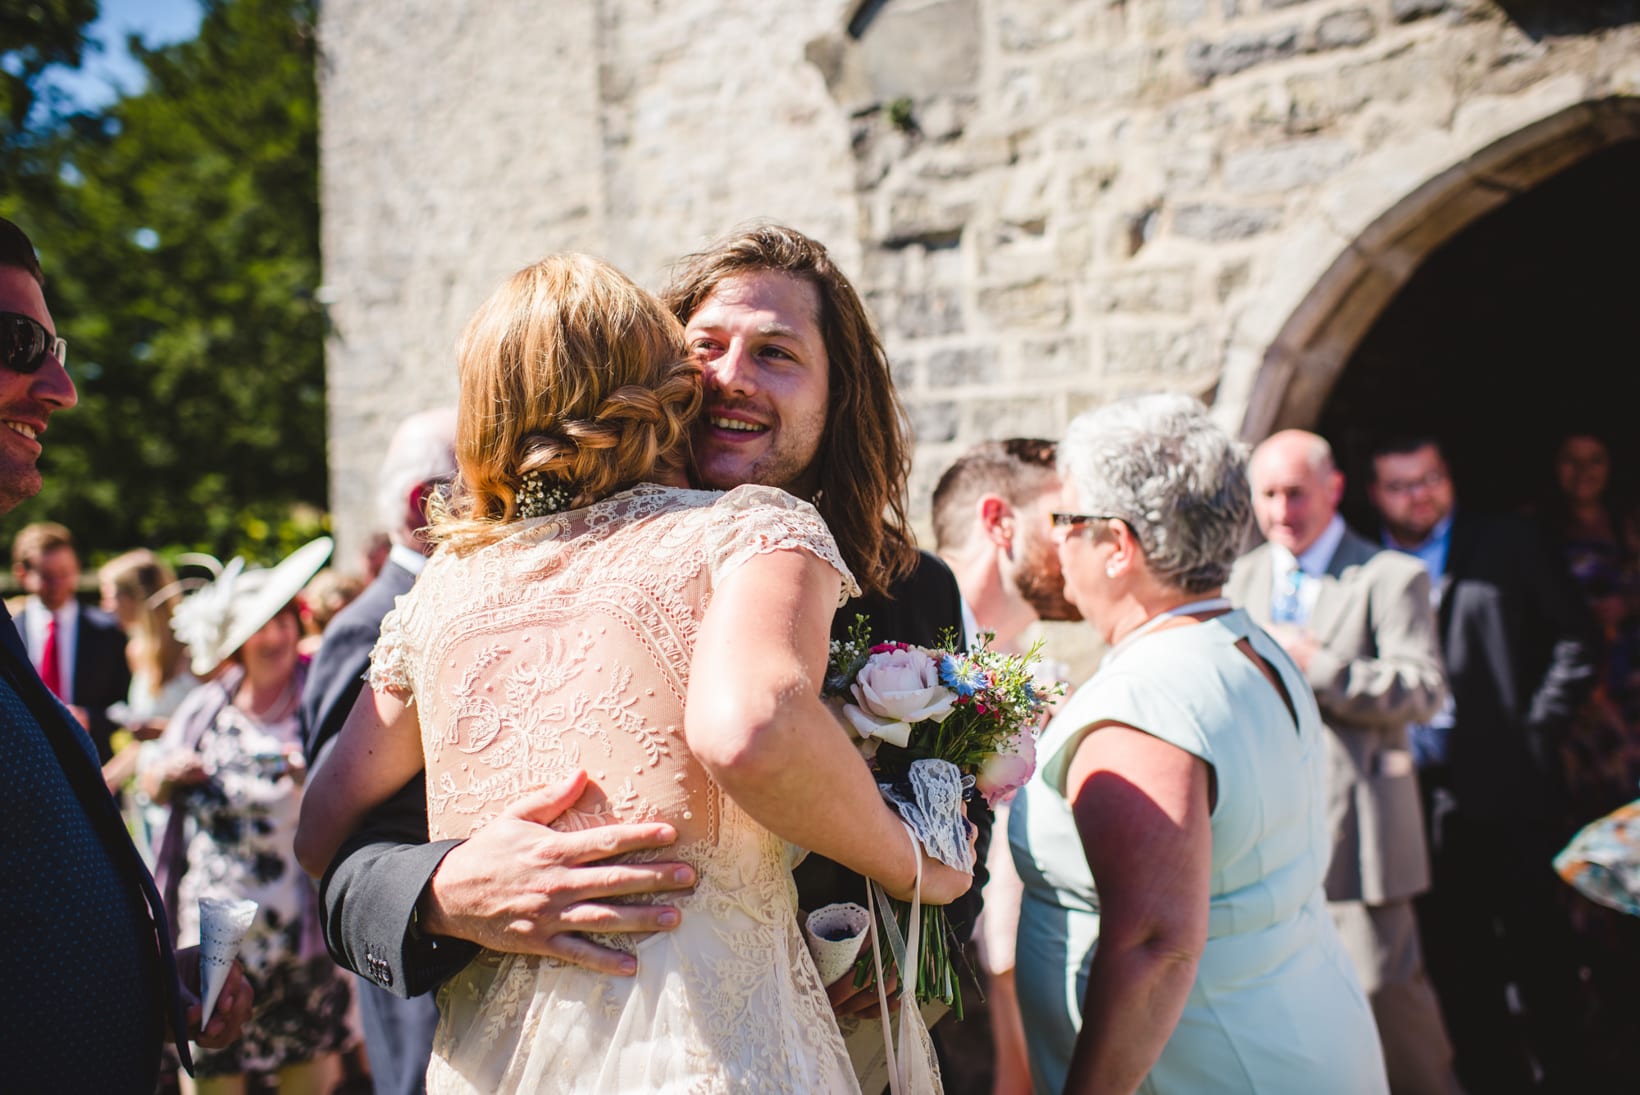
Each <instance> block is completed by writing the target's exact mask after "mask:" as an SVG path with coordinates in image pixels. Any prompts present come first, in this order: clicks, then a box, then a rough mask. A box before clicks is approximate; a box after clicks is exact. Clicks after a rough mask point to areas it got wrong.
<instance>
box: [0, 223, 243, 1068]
mask: <svg viewBox="0 0 1640 1095" xmlns="http://www.w3.org/2000/svg"><path fill="white" fill-rule="evenodd" d="M44 284H45V281H44V277H43V276H42V274H41V272H40V264H39V260H38V259H37V258H36V257H35V254H34V246H33V245H32V244H31V243H30V242H29V239H28V237H27V236H26V235H24V234H23V232H22V230H21V229H19V228H18V227H17V226H16V225H14V224H12V223H11V222H10V221H8V220H4V219H0V424H3V425H4V426H5V429H3V430H0V512H9V511H10V510H12V509H14V508H16V507H17V506H18V505H19V504H21V503H23V502H25V501H27V500H28V499H30V498H32V497H34V495H35V494H37V493H38V492H39V490H40V486H41V482H40V470H39V468H38V467H37V461H38V460H39V457H40V439H41V437H42V436H43V435H44V434H45V432H46V426H47V423H48V421H49V420H50V418H51V416H52V415H53V414H55V413H56V412H58V411H61V410H67V409H68V408H69V407H72V406H74V402H75V399H76V398H77V397H76V394H75V391H74V383H73V382H72V381H71V380H69V378H68V373H67V371H66V370H65V369H64V368H63V359H64V357H65V356H66V355H67V348H66V347H65V346H64V344H63V340H62V339H61V338H59V337H58V336H57V331H56V327H55V326H54V325H53V324H52V321H51V313H50V312H49V311H48V310H47V309H46V301H45V295H44V293H43V287H44ZM0 737H3V739H4V741H5V749H6V765H5V768H4V770H3V772H4V774H3V776H0V832H4V833H5V834H6V837H5V839H4V840H3V841H0V915H3V916H4V919H5V922H6V927H7V932H6V945H5V946H4V947H0V983H3V984H4V985H6V986H7V988H8V989H9V990H10V992H11V996H10V997H9V999H10V1000H11V1006H9V1007H7V1008H6V1009H5V1010H4V1011H3V1012H0V1017H3V1021H0V1060H3V1061H5V1062H6V1083H7V1086H8V1088H9V1089H10V1090H15V1091H64V1092H88V1093H89V1092H129V1093H131V1095H148V1093H150V1092H152V1091H153V1090H154V1085H155V1082H156V1080H157V1077H158V1075H159V1061H160V1046H161V1043H162V1041H163V1039H164V1038H165V1036H166V1032H167V1030H169V1031H170V1032H173V1034H174V1035H175V1037H176V1045H177V1051H178V1053H179V1054H180V1056H181V1058H182V1061H183V1062H184V1064H185V1065H188V1066H189V1067H190V1068H191V1060H190V1056H189V1052H188V1042H187V1037H189V1036H191V1037H193V1038H194V1040H195V1041H197V1042H198V1043H199V1044H201V1045H204V1046H210V1047H220V1046H224V1045H227V1044H228V1043H229V1042H231V1041H232V1040H233V1039H235V1038H237V1037H238V1036H239V1028H240V1026H241V1025H242V1024H243V1023H244V1021H245V1018H246V1016H248V1015H249V1014H250V1006H251V994H250V989H249V986H247V985H246V983H245V979H244V974H243V972H242V971H240V969H239V966H238V965H237V963H236V964H235V965H234V966H233V967H232V968H231V971H230V973H229V976H228V980H227V985H226V987H225V988H224V989H223V994H222V996H221V997H220V998H219V999H218V1001H217V1005H216V1010H215V1013H214V1014H213V1016H212V1018H211V1022H210V1025H209V1026H208V1027H207V1028H206V1030H205V1031H204V1032H200V1031H199V1029H198V1026H199V1018H200V1011H199V1006H198V1001H197V999H195V997H194V993H193V991H192V989H194V988H197V987H198V983H199V955H198V948H190V949H189V950H188V951H185V952H183V953H181V954H173V953H172V950H171V944H170V939H171V931H170V928H169V927H168V925H167V921H166V916H165V910H164V908H163V907H162V906H161V904H160V899H159V894H158V892H157V891H156V890H155V888H154V883H153V879H152V878H151V877H150V876H149V874H148V870H147V868H146V867H145V866H143V862H142V859H141V857H140V856H138V854H137V850H136V848H135V847H134V846H133V845H132V843H131V838H130V836H129V835H128V834H127V833H126V831H125V823H124V820H123V819H122V818H121V816H120V812H119V810H118V808H117V807H116V806H115V804H114V800H113V798H112V797H111V796H110V795H109V794H108V789H107V788H106V787H105V786H104V785H103V779H102V770H101V766H100V765H99V763H98V760H97V754H96V751H95V749H93V748H92V744H91V739H90V738H89V737H88V736H87V734H86V732H85V730H84V729H83V728H81V726H80V725H79V723H78V722H76V721H75V720H74V718H73V717H72V716H70V714H69V713H68V710H67V708H65V707H63V705H62V704H61V702H59V701H58V699H57V698H56V697H55V696H53V695H52V694H51V693H50V692H49V691H48V690H47V688H46V686H45V684H44V682H42V681H41V680H40V676H39V674H38V673H37V672H36V671H35V669H34V665H33V663H32V662H30V660H29V656H28V652H27V650H26V649H25V648H24V646H23V642H22V639H21V637H20V636H19V635H18V633H17V629H16V627H15V626H14V625H13V622H12V620H11V619H10V617H9V615H8V616H7V618H6V619H5V620H4V621H3V622H0ZM179 966H180V967H182V969H183V970H184V971H185V972H186V975H187V978H188V981H189V982H190V983H191V986H192V988H189V987H185V986H184V984H183V982H182V980H181V979H179V977H178V967H179Z"/></svg>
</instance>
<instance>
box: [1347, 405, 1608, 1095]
mask: <svg viewBox="0 0 1640 1095" xmlns="http://www.w3.org/2000/svg"><path fill="white" fill-rule="evenodd" d="M1367 496H1368V498H1369V499H1370V500H1371V502H1372V505H1373V508H1374V509H1376V510H1377V511H1378V515H1379V517H1380V518H1381V519H1382V522H1383V541H1384V543H1385V544H1386V545H1387V546H1389V547H1394V548H1398V549H1399V550H1401V551H1405V552H1407V553H1409V554H1411V555H1412V556H1413V557H1414V558H1416V559H1417V560H1418V561H1419V562H1420V563H1422V564H1423V565H1424V569H1426V570H1427V571H1429V574H1430V579H1431V581H1432V582H1433V583H1434V586H1435V588H1436V589H1437V590H1439V591H1440V592H1439V599H1440V604H1439V608H1438V610H1437V620H1438V623H1439V625H1440V638H1441V656H1442V659H1443V660H1444V662H1445V668H1446V679H1447V685H1448V687H1449V689H1450V694H1451V697H1452V708H1453V710H1452V722H1451V725H1450V727H1448V728H1446V729H1445V731H1444V732H1443V733H1441V734H1439V735H1432V736H1431V737H1430V739H1429V741H1428V745H1427V747H1426V748H1424V749H1422V750H1421V751H1420V755H1419V756H1418V765H1419V767H1418V782H1419V786H1420V790H1421V793H1422V796H1423V799H1424V820H1425V824H1426V825H1427V826H1428V827H1429V836H1430V873H1431V876H1432V883H1431V886H1430V889H1429V892H1428V893H1426V894H1424V895H1423V896H1422V897H1420V898H1419V899H1418V901H1417V909H1418V924H1419V930H1420V932H1421V933H1422V937H1423V950H1424V961H1425V963H1426V965H1427V968H1428V970H1429V975H1430V978H1431V980H1433V981H1434V982H1435V991H1436V993H1437V995H1439V997H1440V1000H1441V1008H1442V1010H1443V1011H1444V1012H1445V1014H1446V1021H1447V1029H1448V1030H1449V1031H1450V1032H1451V1035H1452V1044H1453V1048H1454V1050H1456V1052H1457V1065H1458V1075H1459V1078H1460V1079H1462V1080H1463V1082H1464V1086H1465V1087H1466V1088H1468V1089H1469V1090H1472V1091H1477V1092H1482V1091H1484V1092H1494V1091H1495V1092H1514V1091H1540V1090H1550V1091H1575V1090H1584V1089H1585V1088H1584V1087H1583V1086H1582V1085H1583V1082H1584V1079H1585V1077H1586V1073H1587V1067H1588V1062H1587V1061H1586V1060H1585V1059H1584V1054H1583V1045H1584V1037H1583V1030H1582V1029H1581V1016H1582V1012H1583V1003H1584V989H1583V986H1582V985H1581V983H1580V980H1579V975H1578V961H1577V956H1576V954H1575V951H1574V947H1573V943H1572V938H1571V932H1570V928H1569V926H1568V924H1567V921H1566V914H1565V912H1564V910H1563V909H1562V908H1561V906H1560V900H1559V882H1558V881H1557V879H1556V877H1555V874H1554V871H1553V869H1552V867H1551V860H1552V858H1553V856H1554V853H1555V851H1556V850H1558V849H1559V847H1560V846H1561V845H1562V844H1563V843H1564V842H1565V840H1566V838H1567V837H1569V836H1570V835H1571V832H1570V827H1569V825H1568V812H1567V805H1566V783H1565V773H1564V770H1563V769H1562V766H1561V761H1560V748H1559V746H1560V743H1561V742H1562V741H1563V740H1564V739H1565V736H1566V731H1567V727H1568V726H1569V725H1570V723H1571V721H1572V718H1573V716H1574V715H1575V714H1576V712H1577V711H1578V709H1579V708H1580V707H1581V706H1582V704H1583V701H1584V700H1585V699H1586V698H1587V697H1588V695H1589V692H1590V690H1591V688H1592V687H1593V685H1594V678H1595V664H1596V658H1595V639H1594V629H1593V627H1592V625H1591V623H1590V621H1589V618H1588V612H1587V610H1586V609H1585V608H1584V605H1583V601H1582V598H1581V597H1579V596H1578V594H1577V590H1576V589H1575V588H1574V587H1573V585H1572V583H1571V581H1570V580H1569V579H1568V578H1567V577H1566V573H1565V568H1564V567H1562V566H1561V565H1560V560H1559V559H1557V558H1556V557H1555V556H1554V554H1553V552H1552V551H1551V550H1550V548H1549V546H1548V545H1547V544H1545V543H1544V542H1543V536H1542V534H1541V532H1540V531H1539V530H1538V529H1537V528H1535V527H1533V525H1532V524H1531V523H1530V522H1527V521H1524V520H1521V519H1520V518H1517V517H1510V516H1504V515H1493V514H1486V513H1481V512H1477V511H1475V510H1469V509H1464V508H1463V507H1462V506H1461V505H1459V503H1458V498H1457V491H1456V490H1455V488H1454V486H1453V482H1452V476H1451V473H1450V471H1449V470H1448V468H1447V463H1446V457H1445V455H1444V454H1443V453H1442V451H1441V447H1440V444H1439V443H1438V442H1436V441H1435V440H1434V439H1432V438H1428V437H1406V438H1392V439H1388V440H1386V441H1384V442H1383V443H1381V444H1380V445H1379V446H1377V448H1376V450H1375V451H1374V454H1373V457H1372V478H1371V481H1370V482H1369V484H1368V487H1367Z"/></svg>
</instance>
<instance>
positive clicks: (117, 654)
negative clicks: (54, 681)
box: [74, 605, 131, 763]
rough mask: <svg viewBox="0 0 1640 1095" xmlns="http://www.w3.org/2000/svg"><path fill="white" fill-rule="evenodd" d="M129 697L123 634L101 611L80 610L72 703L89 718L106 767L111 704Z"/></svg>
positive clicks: (111, 728) (84, 607)
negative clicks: (89, 716) (88, 714)
mask: <svg viewBox="0 0 1640 1095" xmlns="http://www.w3.org/2000/svg"><path fill="white" fill-rule="evenodd" d="M130 694H131V663H130V662H128V661H126V659H125V632H124V631H123V630H121V628H120V624H119V621H118V620H116V619H114V617H113V616H110V615H109V614H108V613H106V612H104V611H103V610H102V609H100V608H92V607H91V606H89V605H81V606H80V623H79V628H78V635H77V637H76V638H75V641H74V703H75V704H76V705H77V706H80V707H83V708H85V709H86V710H87V711H88V712H90V714H91V727H90V729H91V740H92V741H94V742H96V744H97V755H98V756H100V757H101V758H102V759H103V761H104V762H105V763H106V762H107V761H108V759H109V758H110V757H112V756H113V755H114V754H113V750H112V749H111V748H110V746H109V735H111V734H112V733H113V732H114V731H115V730H116V729H117V727H116V726H115V725H114V722H113V720H112V719H110V718H109V717H108V708H109V706H110V705H112V704H116V703H124V702H125V700H126V698H127V697H128V696H129V695H130Z"/></svg>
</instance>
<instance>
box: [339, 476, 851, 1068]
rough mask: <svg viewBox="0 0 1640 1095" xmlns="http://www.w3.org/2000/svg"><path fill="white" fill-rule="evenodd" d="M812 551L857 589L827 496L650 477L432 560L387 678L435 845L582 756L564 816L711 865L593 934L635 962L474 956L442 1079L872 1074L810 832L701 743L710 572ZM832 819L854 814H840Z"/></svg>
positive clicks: (377, 674)
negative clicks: (736, 777)
mask: <svg viewBox="0 0 1640 1095" xmlns="http://www.w3.org/2000/svg"><path fill="white" fill-rule="evenodd" d="M794 548H796V549H801V550H804V551H808V552H811V553H813V554H814V555H816V556H818V557H819V558H821V559H823V560H824V561H826V562H828V563H830V564H831V565H832V566H834V567H836V568H837V570H838V571H839V572H840V573H842V574H843V576H844V579H845V581H844V586H845V589H844V594H843V595H844V596H845V597H846V596H848V595H850V594H852V593H856V592H857V588H856V587H855V584H854V580H853V578H852V577H851V576H850V575H849V573H848V571H847V569H846V568H845V567H844V564H843V562H842V560H841V558H840V557H839V555H838V553H837V548H836V544H835V543H834V542H833V540H832V537H831V534H830V533H829V531H827V529H826V527H825V525H824V523H823V522H822V521H821V520H820V517H819V514H817V513H816V512H815V511H814V509H813V508H812V507H810V506H809V505H808V504H807V503H804V502H800V501H798V500H797V499H795V498H793V497H791V496H790V495H788V494H785V493H783V492H781V491H778V490H773V489H770V488H767V487H740V488H738V489H736V490H733V491H730V492H729V493H727V494H722V495H720V494H715V493H711V492H704V491H688V490H679V489H674V488H668V487H658V486H653V485H645V486H639V487H636V488H634V489H632V490H629V491H625V492H622V493H620V494H617V495H613V496H611V497H609V498H607V499H605V500H604V501H602V502H599V503H597V504H595V505H592V506H589V507H586V508H584V509H579V510H573V511H570V512H567V513H562V514H557V515H554V516H551V517H545V518H540V519H537V520H532V521H527V522H523V523H522V524H521V525H520V527H519V531H518V532H516V533H514V534H513V535H512V536H510V537H508V538H506V539H504V540H502V541H500V542H498V543H496V544H493V545H490V546H487V547H485V548H482V549H480V550H477V551H474V552H471V553H469V554H467V555H465V556H458V555H456V554H453V553H451V552H448V551H445V552H440V553H438V554H437V555H435V556H434V557H433V558H432V559H431V560H430V561H429V563H428V566H427V569H426V571H425V572H424V573H423V574H422V576H421V578H420V579H419V580H418V581H417V582H416V585H415V588H414V589H413V590H412V591H411V592H410V593H409V594H408V595H406V596H405V597H402V598H400V600H399V603H398V607H397V609H396V610H395V611H394V612H393V613H391V614H390V615H389V616H388V617H387V619H386V620H385V621H384V622H383V625H382V636H381V641H380V644H379V645H378V646H377V648H376V651H375V654H374V659H373V664H372V668H371V684H372V685H373V686H374V687H376V688H378V689H391V690H396V691H397V692H398V693H399V694H401V695H402V694H405V693H409V694H410V695H411V696H412V697H413V702H414V704H415V705H416V707H417V710H418V713H419V715H420V721H421V732H422V748H423V752H424V755H425V758H426V763H427V814H428V817H427V820H428V829H429V834H430V836H431V838H432V839H433V840H441V839H447V838H451V837H464V836H466V835H467V834H469V833H471V832H472V831H473V830H474V829H476V828H478V827H479V826H481V825H483V824H484V823H485V822H486V821H487V820H489V819H490V818H492V817H494V816H495V815H496V814H498V813H499V812H500V811H502V810H503V809H504V808H506V807H507V806H508V805H509V804H511V803H512V802H513V801H515V800H516V799H518V798H519V797H520V796H522V795H524V794H526V793H528V792H530V791H532V790H535V789H536V788H539V787H540V786H542V785H543V784H546V783H549V782H552V781H554V780H557V779H559V778H562V777H563V776H565V775H567V774H568V773H569V772H571V771H573V770H574V769H577V768H584V769H586V771H587V772H588V774H589V776H590V780H589V794H588V796H587V798H586V799H585V800H583V803H582V807H583V808H582V809H580V810H577V811H572V812H571V813H568V814H566V815H564V816H563V817H562V818H561V819H560V820H559V821H558V822H557V823H556V825H555V827H556V828H559V829H576V828H584V827H587V826H590V825H595V824H602V823H606V822H609V821H612V820H619V821H659V820H664V821H666V822H668V823H670V824H671V825H673V826H675V827H676V828H677V830H678V843H677V845H676V846H675V847H673V848H669V849H665V850H664V851H663V852H660V853H655V854H653V855H651V856H649V857H648V858H651V859H662V858H664V859H667V860H671V859H681V860H685V861H687V862H689V863H691V864H693V865H694V866H695V867H696V868H697V870H698V872H699V884H698V885H697V887H696V889H695V891H694V893H693V894H692V895H687V896H683V897H681V898H680V897H677V896H675V895H674V896H668V897H667V898H665V900H666V901H668V902H673V903H676V904H677V905H678V906H679V907H680V908H681V909H682V912H683V921H682V924H681V926H680V927H679V928H677V929H676V930H675V931H672V932H662V933H657V934H654V935H650V936H647V937H644V936H630V935H626V936H622V935H612V936H608V937H597V938H598V941H599V942H601V943H604V944H606V945H609V946H613V947H619V948H622V949H624V950H627V951H632V952H634V953H635V954H636V956H637V959H638V972H637V976H636V977H631V978H623V977H607V976H602V975H599V974H595V973H592V972H589V971H587V970H583V969H580V968H578V967H574V966H570V965H566V964H563V963H560V962H557V961H555V960H553V959H550V958H535V957H526V956H520V955H504V954H498V953H493V952H489V951H485V952H481V954H480V956H479V957H478V958H477V959H476V960H474V961H473V962H472V964H471V965H469V966H468V967H467V968H466V969H465V970H464V971H463V972H462V973H461V974H460V975H458V976H457V977H456V978H454V979H453V980H452V981H451V982H449V984H447V985H446V986H445V988H444V989H443V990H442V991H441V993H440V995H439V1010H440V1013H441V1019H440V1023H439V1029H438V1034H437V1037H436V1038H435V1041H434V1046H433V1058H432V1063H431V1066H430V1067H429V1069H428V1074H427V1080H428V1085H427V1086H428V1090H429V1091H431V1092H435V1093H436V1092H513V1091H527V1092H547V1091H551V1092H587V1093H597V1095H612V1093H617V1092H643V1093H646V1095H647V1093H653V1092H678V1093H682V1092H691V1093H693V1092H723V1093H730V1092H736V1093H738V1092H748V1091H756V1092H801V1093H811V1092H857V1091H858V1090H859V1087H858V1084H857V1082H856V1080H855V1078H854V1074H853V1072H852V1071H851V1069H850V1066H849V1059H848V1056H847V1054H846V1052H845V1051H844V1048H843V1041H842V1038H841V1036H840V1035H839V1033H838V1028H837V1023H836V1020H835V1019H834V1018H833V1017H832V1013H831V1009H830V1007H829V1006H828V1005H827V1002H826V996H825V990H824V989H823V988H822V986H821V984H820V981H819V978H818V976H817V974H816V972H815V968H814V963H813V961H812V960H811V959H810V957H809V954H808V951H807V949H806V948H805V946H804V942H803V938H802V934H801V931H800V929H799V926H798V921H797V911H796V894H795V889H794V887H793V884H792V879H791V866H792V862H793V860H792V856H793V852H794V849H793V848H792V847H791V846H790V845H788V844H786V843H785V842H784V841H782V840H781V839H779V838H778V837H776V836H774V835H773V834H771V833H770V832H768V830H766V829H764V828H763V827H762V826H761V825H759V824H758V823H757V822H755V821H753V820H752V819H751V818H750V817H748V816H747V815H746V814H744V813H742V812H741V811H740V810H739V809H738V808H737V807H736V806H735V804H734V802H733V801H732V800H731V799H729V798H728V797H727V796H726V795H724V794H723V793H722V792H721V791H720V790H719V789H718V787H717V786H716V785H715V784H714V783H713V782H712V780H711V779H710V778H709V777H708V776H707V774H706V772H705V770H704V769H703V768H702V767H701V765H700V764H699V763H698V762H697V761H696V760H695V759H694V757H693V756H692V755H691V754H690V752H689V747H688V744H687V743H686V742H685V740H684V734H683V708H684V696H685V694H686V692H687V688H688V682H689V665H690V661H691V658H692V655H693V653H694V645H695V638H696V634H697V632H698V630H699V625H700V621H701V618H702V616H703V615H704V613H705V610H706V605H707V603H708V601H709V600H710V599H711V596H712V590H713V588H714V586H715V584H716V583H718V582H719V581H721V580H722V579H723V578H724V577H725V576H726V575H728V574H729V573H730V572H731V571H733V570H734V569H735V568H736V567H737V566H739V565H740V564H742V563H744V562H745V561H746V560H747V559H749V558H751V557H752V556H754V555H756V554H759V553H763V552H770V551H780V550H789V549H794ZM838 823H839V824H846V823H847V819H844V818H839V819H838Z"/></svg>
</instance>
